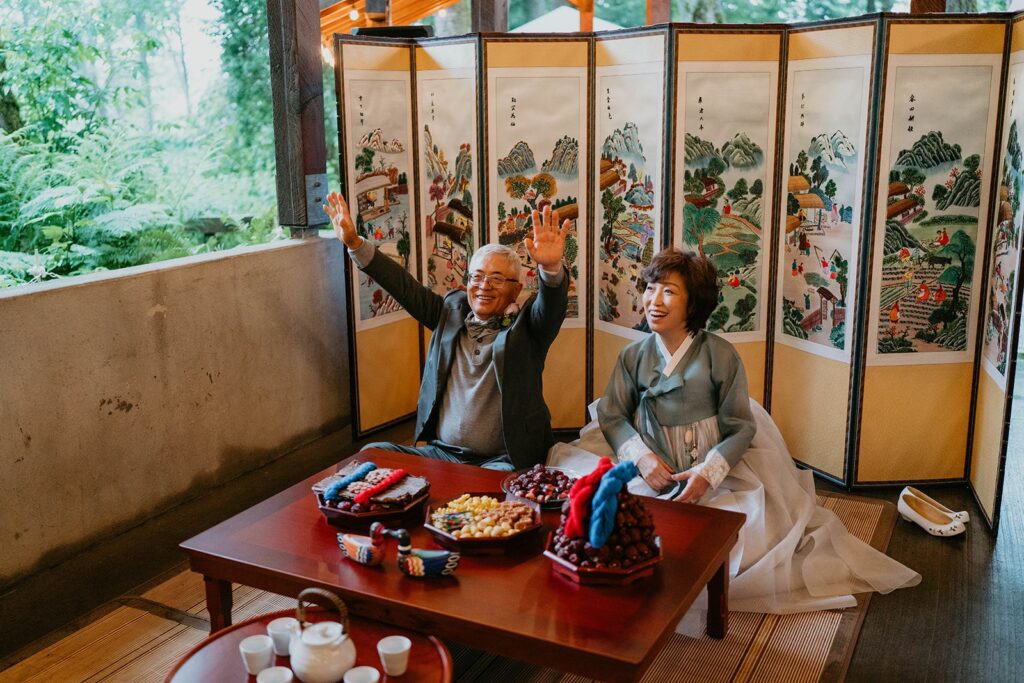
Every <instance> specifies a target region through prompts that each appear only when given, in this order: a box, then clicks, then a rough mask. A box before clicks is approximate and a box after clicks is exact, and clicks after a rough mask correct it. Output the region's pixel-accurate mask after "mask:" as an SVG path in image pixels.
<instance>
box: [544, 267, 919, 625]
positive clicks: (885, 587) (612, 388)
mask: <svg viewBox="0 0 1024 683" xmlns="http://www.w3.org/2000/svg"><path fill="white" fill-rule="evenodd" d="M642 277H643V279H644V281H645V282H646V283H647V284H646V289H645V291H644V293H643V305H644V313H645V315H646V318H647V322H648V324H649V326H650V329H651V331H652V332H653V334H651V335H648V336H647V337H645V338H643V339H641V340H639V341H636V342H634V343H632V344H630V345H629V346H627V347H626V348H625V349H624V350H623V351H622V353H621V354H619V358H618V361H617V363H616V365H615V368H614V370H613V372H612V376H611V379H610V381H609V383H608V388H607V390H606V391H605V394H604V397H603V398H602V399H601V400H600V401H599V404H598V407H597V417H598V419H597V420H595V421H594V422H591V424H589V425H588V426H587V427H585V428H584V429H583V431H582V432H581V435H580V436H581V438H580V440H579V441H577V442H574V443H573V444H558V445H556V446H555V448H554V449H553V450H552V452H551V454H550V456H549V463H550V464H553V465H563V466H569V467H572V468H574V469H576V470H578V471H589V470H590V469H593V467H594V466H596V464H597V456H598V455H608V454H610V453H613V454H614V455H615V456H616V457H617V458H618V459H619V461H622V460H630V461H632V462H634V463H635V464H636V466H637V468H638V470H639V471H640V476H638V477H636V478H635V479H634V480H633V481H631V482H630V483H629V489H630V490H631V491H632V492H633V493H637V494H642V495H648V496H657V497H660V498H667V499H671V500H675V501H679V502H683V503H699V504H701V505H707V506H710V507H716V508H721V509H727V510H734V511H737V512H743V513H745V514H746V515H747V519H746V522H745V524H744V525H743V527H742V529H741V530H740V533H739V540H738V541H737V543H736V546H735V547H734V548H733V551H732V553H731V555H730V559H729V563H730V566H729V574H730V583H729V607H730V609H732V610H737V611H749V612H770V613H776V614H786V613H792V612H803V611H811V610H819V609H832V608H843V607H851V606H853V605H855V604H856V601H855V599H854V597H853V594H854V593H860V592H865V591H879V592H882V593H887V592H889V591H892V590H894V589H896V588H901V587H906V586H913V585H916V584H917V583H919V582H920V580H921V576H920V575H919V574H918V573H917V572H915V571H913V570H911V569H908V568H907V567H905V566H903V565H902V564H900V563H898V562H896V561H895V560H893V559H891V558H889V557H887V556H886V555H885V554H883V553H880V552H878V551H877V550H875V549H873V548H871V547H870V546H869V545H867V544H866V543H863V542H862V541H860V540H859V539H857V538H856V537H854V536H852V535H851V534H850V533H849V532H848V531H847V530H846V528H845V527H844V526H843V524H842V522H840V521H839V518H838V517H836V515H835V514H834V513H832V512H831V511H828V510H826V509H825V508H823V507H821V506H819V505H818V504H817V500H816V495H815V490H814V479H813V475H812V474H811V472H810V471H807V470H800V469H797V467H796V466H795V465H794V463H793V460H792V458H791V456H790V455H789V452H788V451H787V449H786V444H785V442H784V441H783V439H782V435H781V434H780V433H779V430H778V428H777V427H776V426H775V424H774V422H772V419H771V417H770V416H769V415H768V413H766V412H765V411H764V409H763V408H762V407H761V406H760V405H759V404H758V403H757V402H755V401H753V400H751V399H750V398H749V396H748V393H747V379H746V374H745V372H744V369H743V363H742V361H741V360H740V357H739V355H738V354H737V353H736V349H735V348H733V346H732V345H731V344H730V343H729V342H727V341H725V340H724V339H722V338H721V337H719V336H717V335H715V334H712V333H710V332H708V331H706V330H705V329H704V326H705V324H706V322H707V319H708V317H709V316H710V314H711V312H712V311H713V310H714V309H715V307H716V306H717V303H718V279H717V278H718V276H717V272H716V269H715V266H714V265H713V264H712V263H711V262H710V261H709V260H708V259H705V258H701V257H697V256H695V255H693V254H687V253H683V252H681V251H679V250H677V249H669V250H666V251H662V252H661V253H659V254H657V255H656V256H655V257H654V259H653V260H652V262H651V264H650V265H649V266H648V267H647V268H645V269H644V270H643V273H642ZM705 599H706V598H705ZM705 604H706V603H705ZM687 617H688V618H687V619H684V621H683V622H681V624H680V626H681V629H680V630H681V631H683V632H687V633H689V632H692V631H694V628H693V626H688V624H692V625H697V624H700V623H702V618H701V615H700V614H699V609H698V610H694V611H691V614H689V615H687Z"/></svg>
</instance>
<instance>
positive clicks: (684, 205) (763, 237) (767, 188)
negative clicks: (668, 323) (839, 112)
mask: <svg viewBox="0 0 1024 683" xmlns="http://www.w3.org/2000/svg"><path fill="white" fill-rule="evenodd" d="M782 35H783V33H782V31H781V30H780V29H778V28H773V29H763V30H758V29H756V28H754V29H751V28H748V27H742V28H740V29H738V30H735V31H720V30H715V29H689V28H687V29H682V30H677V31H676V33H675V40H676V77H675V88H676V104H675V122H676V125H675V167H674V168H675V171H674V172H675V176H674V199H675V202H674V215H673V221H672V226H673V238H672V241H673V243H674V244H675V245H677V246H680V247H682V248H683V249H686V250H689V251H697V252H699V253H700V254H702V255H705V256H708V257H709V258H711V260H712V261H714V263H715V265H716V266H717V267H718V273H719V277H720V280H721V282H722V292H721V294H720V296H719V305H718V307H717V308H716V309H715V311H714V312H713V313H712V314H711V317H710V318H709V319H708V326H707V327H708V330H710V331H712V332H715V333H716V334H719V335H721V336H722V337H724V338H725V339H728V340H729V341H730V342H732V343H733V344H734V345H735V347H736V350H737V351H738V352H739V354H740V357H741V358H742V359H743V364H744V366H745V367H746V371H747V380H748V382H749V391H750V395H751V396H752V397H754V398H756V399H757V400H759V401H763V400H764V391H765V382H764V379H765V347H766V330H767V325H768V311H769V308H770V304H769V301H770V298H769V297H768V282H769V281H768V274H769V270H770V268H771V259H770V258H769V253H770V245H771V243H772V237H771V235H772V232H771V226H772V224H773V223H772V214H773V211H774V207H775V202H774V196H775V194H774V187H775V168H774V167H775V158H776V154H775V143H776V137H777V135H776V133H777V123H776V119H777V116H778V114H777V109H778V107H777V101H778V91H779V62H780V60H781V57H782V55H781V50H782Z"/></svg>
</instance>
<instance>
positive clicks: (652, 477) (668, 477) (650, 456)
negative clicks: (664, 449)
mask: <svg viewBox="0 0 1024 683" xmlns="http://www.w3.org/2000/svg"><path fill="white" fill-rule="evenodd" d="M636 468H637V469H638V470H640V476H641V477H643V478H644V481H646V482H647V485H648V486H650V487H651V488H652V489H654V490H655V491H661V490H663V489H665V488H666V487H667V486H669V485H670V484H671V483H672V470H670V469H669V468H668V466H667V465H666V464H665V463H664V462H662V460H661V458H659V457H658V456H656V455H655V454H654V453H645V454H644V455H642V456H640V459H639V460H637V461H636Z"/></svg>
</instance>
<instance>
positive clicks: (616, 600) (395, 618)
mask: <svg viewBox="0 0 1024 683" xmlns="http://www.w3.org/2000/svg"><path fill="white" fill-rule="evenodd" d="M353 458H355V459H358V460H361V461H365V460H372V461H373V462H375V463H377V464H378V465H380V466H382V467H401V468H404V469H405V470H407V471H408V472H410V473H412V474H417V475H422V476H425V477H426V478H427V479H428V480H429V481H430V483H431V489H430V504H431V505H432V506H436V505H443V504H444V503H446V502H447V501H449V500H451V499H452V498H455V497H457V496H458V495H460V494H461V493H464V492H467V491H474V492H479V491H494V492H495V493H496V494H498V493H499V492H500V491H501V487H500V481H501V479H502V477H503V476H504V473H502V472H495V471H492V470H485V469H482V468H479V467H471V466H466V465H458V464H453V463H447V462H441V461H438V460H429V459H427V458H420V457H418V456H411V455H404V454H401V453H393V452H390V451H379V450H375V451H363V452H361V453H358V454H357V455H355V456H353ZM345 462H348V461H347V460H346V461H343V463H342V465H343V464H344V463H345ZM335 469H336V468H334V467H332V468H330V469H328V470H325V471H324V472H321V473H319V474H317V475H315V476H313V477H310V478H309V479H307V480H306V481H303V482H301V483H299V484H296V485H295V486H292V487H291V488H289V489H286V490H285V491H282V492H281V493H279V494H277V495H276V496H273V497H272V498H269V499H267V500H265V501H263V502H262V503H260V504H258V505H255V506H254V507H252V508H250V509H249V510H246V511H245V512H242V513H240V514H238V515H236V516H234V517H232V518H231V519H228V520H226V521H224V522H222V523H220V524H218V525H217V526H215V527H213V528H211V529H209V530H208V531H205V532H203V533H201V534H199V535H198V536H195V537H193V538H191V539H189V540H188V541H185V542H184V543H182V544H181V547H182V548H183V549H184V550H185V552H186V553H187V554H188V557H189V563H190V566H191V568H192V570H193V571H196V572H199V573H201V574H203V576H204V578H205V580H206V602H207V607H208V609H209V612H210V620H211V630H213V631H216V630H219V629H221V628H224V627H225V626H227V625H229V624H230V623H231V584H232V582H235V583H241V584H244V585H247V586H253V587H255V588H260V589H263V590H267V591H271V592H273V593H277V594H280V595H289V596H297V595H298V594H299V592H300V591H301V590H302V589H304V588H308V587H310V586H316V587H319V588H325V589H327V590H331V591H334V592H335V593H337V594H338V595H339V596H341V598H342V599H343V600H345V602H346V604H347V605H348V606H349V611H350V613H351V614H353V615H356V616H361V617H366V618H370V619H375V620H378V621H382V622H385V623H389V624H395V625H398V626H403V627H406V628H410V629H413V630H416V631H420V632H422V633H431V634H434V635H437V636H439V637H442V638H445V639H450V640H453V641H455V642H458V643H463V644H465V645H467V646H469V647H473V648H477V649H481V650H487V651H490V652H496V653H498V654H501V655H505V656H508V657H513V658H516V659H520V660H524V661H528V662H531V663H535V664H540V665H544V666H551V667H555V668H557V669H560V670H563V671H568V672H571V673H576V674H580V675H583V676H590V677H592V678H598V679H601V680H609V681H632V680H637V679H639V678H640V676H641V675H642V674H643V672H644V671H645V670H646V669H647V667H648V666H650V664H651V662H652V661H653V660H654V657H655V656H656V655H657V653H658V651H659V650H660V649H661V647H662V646H663V645H664V644H665V642H666V641H667V640H668V639H669V637H670V636H671V635H672V633H673V630H674V628H675V625H676V623H677V622H678V621H679V619H680V618H682V616H683V614H684V613H685V612H686V610H687V608H689V606H690V605H691V604H692V603H693V601H694V600H695V599H696V597H697V596H698V595H699V593H700V592H701V590H702V589H703V588H704V586H705V585H706V586H707V587H708V598H709V609H708V633H709V634H710V635H712V636H714V637H719V638H720V637H722V636H724V634H725V631H726V628H727V623H728V603H727V596H728V559H729V551H730V549H731V548H732V546H733V545H734V544H735V542H736V538H737V534H738V532H739V529H740V527H741V526H742V525H743V521H744V515H742V514H738V513H734V512H726V511H722V510H715V509H711V508H705V507H700V506H698V505H689V504H683V503H673V502H669V501H660V500H655V499H645V500H644V504H645V505H646V506H647V509H648V510H650V511H651V513H652V515H653V516H654V523H655V530H656V533H657V534H658V535H659V536H660V537H661V549H662V556H663V560H662V562H660V563H659V564H658V565H657V567H656V569H655V571H654V575H653V576H650V577H648V578H645V579H641V580H639V581H636V582H635V583H633V584H631V585H628V586H624V587H600V586H579V585H577V584H574V583H573V582H571V581H570V580H568V579H566V578H565V577H562V576H558V575H555V574H554V573H553V572H552V570H551V561H550V560H549V559H547V558H546V557H544V556H543V555H541V551H542V544H543V541H544V539H545V538H546V536H547V532H548V531H549V530H553V529H554V528H556V527H557V525H558V521H559V513H558V512H557V511H549V512H545V513H544V515H543V522H544V526H545V529H544V530H543V531H542V533H540V534H538V535H537V538H536V539H535V543H534V544H533V546H531V547H528V548H525V549H524V550H523V551H522V552H519V553H516V554H513V555H508V556H504V555H497V556H495V555H485V556H464V557H463V559H462V563H461V564H460V565H459V568H458V570H457V571H456V572H455V575H454V576H453V577H447V578H443V579H434V580H417V579H409V578H406V577H405V576H404V575H403V574H402V573H401V572H400V571H399V570H398V567H397V566H396V564H395V560H394V557H395V556H394V554H393V553H394V552H395V550H394V547H393V546H392V547H391V548H390V549H389V556H388V558H387V559H386V560H385V563H384V565H383V566H380V567H374V568H370V567H364V566H362V565H358V564H355V563H353V562H350V561H348V560H346V559H345V558H344V557H343V556H342V555H341V551H340V550H339V549H338V545H337V531H338V530H337V529H336V528H334V527H333V526H331V525H329V524H328V523H327V521H326V520H325V519H324V517H323V515H322V514H321V513H320V510H319V509H318V508H317V505H316V500H315V498H314V496H313V494H312V492H311V491H310V487H311V486H312V485H313V484H314V483H315V482H317V481H319V480H320V479H322V478H323V477H325V476H327V475H328V474H330V473H332V472H333V471H335ZM409 530H410V532H411V535H412V544H413V546H414V547H428V548H429V547H436V546H435V545H434V543H433V539H432V537H431V536H430V534H429V533H428V532H427V531H426V530H425V529H423V528H422V527H419V526H417V527H415V528H412V527H410V529H409Z"/></svg>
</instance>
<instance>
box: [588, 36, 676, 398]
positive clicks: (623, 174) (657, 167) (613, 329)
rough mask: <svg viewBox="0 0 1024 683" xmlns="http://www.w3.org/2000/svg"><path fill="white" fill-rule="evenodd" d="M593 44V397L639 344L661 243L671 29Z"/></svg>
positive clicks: (603, 37) (602, 390)
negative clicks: (649, 278) (647, 279)
mask: <svg viewBox="0 0 1024 683" xmlns="http://www.w3.org/2000/svg"><path fill="white" fill-rule="evenodd" d="M594 42H595V44H594V88H595V97H596V102H595V113H594V135H595V148H596V149H595V152H594V165H593V170H592V174H593V177H594V178H595V182H594V195H593V200H594V207H595V215H594V219H595V220H594V222H595V225H596V227H595V229H594V231H593V234H594V235H595V239H594V269H593V272H594V284H593V290H594V300H595V304H594V307H593V308H594V311H593V313H592V317H593V320H594V323H593V327H594V332H593V354H594V355H593V392H594V395H596V396H600V395H602V394H603V393H604V389H605V385H606V384H607V383H608V378H609V377H610V376H611V372H612V369H613V367H614V364H615V361H616V359H617V358H618V355H619V351H621V350H622V349H623V348H624V347H625V346H626V345H627V344H628V343H629V342H630V341H632V340H635V339H640V338H641V337H643V336H645V335H646V334H647V332H644V331H642V329H641V328H642V327H643V326H644V325H643V322H644V314H643V305H642V303H641V298H640V297H641V293H642V292H643V287H642V286H640V284H639V282H640V271H641V270H642V269H643V267H644V266H645V265H647V264H648V263H650V261H651V257H652V256H653V255H654V254H655V253H656V252H658V251H659V250H660V249H661V246H662V244H663V243H664V239H663V235H664V234H665V231H664V223H665V220H666V213H667V212H666V193H665V187H666V182H665V180H666V173H665V170H666V163H667V157H668V154H666V151H667V150H668V145H667V144H666V142H665V141H666V108H667V106H668V100H669V98H668V92H669V91H668V88H667V87H666V83H665V74H666V68H665V65H666V64H668V63H670V62H669V61H668V59H667V55H666V51H667V49H668V47H669V41H668V31H667V30H664V29H661V30H656V31H653V32H651V31H646V32H644V33H641V34H636V33H619V34H610V35H608V36H603V35H602V36H599V37H598V38H597V39H596V40H595V41H594Z"/></svg>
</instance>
